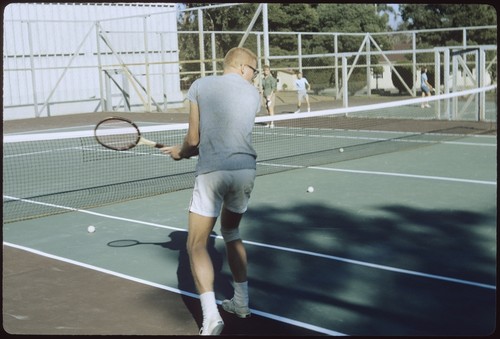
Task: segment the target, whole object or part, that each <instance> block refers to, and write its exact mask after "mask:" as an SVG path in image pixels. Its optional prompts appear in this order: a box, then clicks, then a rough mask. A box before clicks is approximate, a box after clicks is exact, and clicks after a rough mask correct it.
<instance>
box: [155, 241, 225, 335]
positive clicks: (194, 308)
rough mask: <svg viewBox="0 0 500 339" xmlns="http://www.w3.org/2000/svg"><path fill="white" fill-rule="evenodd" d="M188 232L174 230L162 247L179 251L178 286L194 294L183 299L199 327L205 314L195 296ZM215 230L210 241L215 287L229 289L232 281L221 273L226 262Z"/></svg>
mask: <svg viewBox="0 0 500 339" xmlns="http://www.w3.org/2000/svg"><path fill="white" fill-rule="evenodd" d="M187 235H188V233H187V232H184V231H174V232H171V233H170V234H169V237H170V239H171V240H170V241H169V242H166V243H164V244H162V247H164V248H168V249H169V250H172V251H178V252H179V257H178V266H177V282H178V285H177V287H178V288H179V289H180V290H181V291H183V292H188V293H189V294H193V295H186V294H182V300H183V301H184V304H185V305H186V307H187V308H188V310H189V311H190V312H191V314H192V315H193V318H194V319H195V321H196V323H197V325H198V327H201V325H202V322H203V314H202V312H201V306H200V302H199V300H198V299H195V298H194V295H197V291H196V287H195V284H194V280H193V276H192V273H191V266H190V263H189V255H188V252H187V248H186V242H187ZM215 235H216V233H215V232H212V236H211V237H210V238H209V241H208V245H207V248H208V253H209V255H210V258H211V259H212V264H213V266H214V275H215V279H214V280H215V281H214V288H215V290H216V291H218V290H221V289H224V290H226V291H227V290H228V289H230V288H231V285H230V281H229V280H228V277H227V276H225V275H222V274H221V271H222V265H223V263H224V256H223V254H222V253H220V252H219V251H218V250H217V248H216V247H215V238H214V236H215Z"/></svg>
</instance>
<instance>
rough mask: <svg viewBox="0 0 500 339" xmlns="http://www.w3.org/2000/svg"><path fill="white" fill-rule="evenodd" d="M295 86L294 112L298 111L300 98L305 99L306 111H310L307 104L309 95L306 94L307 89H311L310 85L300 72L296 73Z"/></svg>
mask: <svg viewBox="0 0 500 339" xmlns="http://www.w3.org/2000/svg"><path fill="white" fill-rule="evenodd" d="M295 86H296V87H297V110H296V111H295V113H299V112H300V106H301V105H302V100H304V99H305V100H306V104H307V111H308V112H310V111H311V106H310V104H309V95H308V94H307V91H310V90H311V85H310V84H309V82H308V81H307V79H306V78H304V77H303V76H302V73H301V72H299V73H298V74H297V80H295Z"/></svg>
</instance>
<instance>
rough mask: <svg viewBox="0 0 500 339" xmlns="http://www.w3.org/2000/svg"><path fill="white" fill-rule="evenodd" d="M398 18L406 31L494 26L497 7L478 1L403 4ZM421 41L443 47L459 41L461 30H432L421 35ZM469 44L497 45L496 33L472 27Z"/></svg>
mask: <svg viewBox="0 0 500 339" xmlns="http://www.w3.org/2000/svg"><path fill="white" fill-rule="evenodd" d="M400 11H401V18H402V19H403V21H404V22H405V23H406V26H407V28H408V29H409V30H421V29H433V28H455V27H471V26H485V25H496V24H497V17H496V10H495V8H494V7H493V6H490V5H477V4H427V5H422V4H405V5H400ZM421 39H422V40H421V41H420V42H422V43H427V44H429V45H433V46H446V45H450V44H456V43H459V44H460V43H461V42H462V32H460V31H450V32H444V33H443V32H435V33H427V34H425V35H422V36H421ZM467 39H468V40H469V42H471V43H477V44H496V32H494V31H493V30H491V31H484V30H477V31H474V30H471V31H470V32H468V34H467Z"/></svg>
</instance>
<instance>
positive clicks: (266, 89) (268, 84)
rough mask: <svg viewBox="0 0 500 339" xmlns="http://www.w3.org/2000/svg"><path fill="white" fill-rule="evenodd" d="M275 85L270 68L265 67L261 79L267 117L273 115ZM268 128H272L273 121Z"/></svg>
mask: <svg viewBox="0 0 500 339" xmlns="http://www.w3.org/2000/svg"><path fill="white" fill-rule="evenodd" d="M277 85H278V84H277V81H276V79H275V78H274V77H273V75H272V74H271V67H269V65H265V66H264V77H263V79H262V94H263V96H264V102H265V105H266V109H267V113H268V114H269V116H273V115H274V103H275V100H276V89H277ZM268 126H269V127H271V128H274V121H271V122H270V123H269V124H268Z"/></svg>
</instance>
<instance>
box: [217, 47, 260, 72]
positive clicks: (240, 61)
mask: <svg viewBox="0 0 500 339" xmlns="http://www.w3.org/2000/svg"><path fill="white" fill-rule="evenodd" d="M252 61H257V55H255V53H254V52H252V51H251V50H249V49H248V48H245V47H234V48H231V49H230V50H229V52H227V54H226V56H225V58H224V69H226V68H229V67H239V66H240V65H244V64H248V63H250V62H252Z"/></svg>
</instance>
